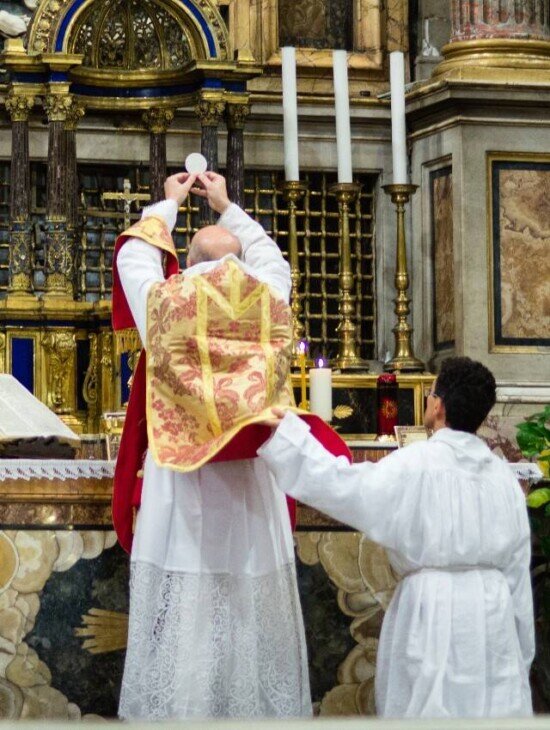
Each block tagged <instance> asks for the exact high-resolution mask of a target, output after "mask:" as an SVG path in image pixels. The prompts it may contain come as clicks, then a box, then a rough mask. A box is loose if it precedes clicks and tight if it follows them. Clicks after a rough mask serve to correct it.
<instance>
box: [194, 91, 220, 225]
mask: <svg viewBox="0 0 550 730" xmlns="http://www.w3.org/2000/svg"><path fill="white" fill-rule="evenodd" d="M224 111H225V101H224V99H223V96H216V97H214V98H203V99H201V100H200V101H199V103H198V104H197V105H196V107H195V113H196V115H197V116H198V118H199V119H200V123H201V152H202V154H203V155H204V156H205V157H206V160H207V162H208V169H209V170H212V171H213V172H217V171H218V127H219V124H220V121H221V119H222V117H223V114H224ZM199 211H200V213H199V218H200V222H201V224H202V225H206V224H209V223H214V221H215V218H216V216H215V213H214V212H213V211H212V210H210V208H209V207H208V204H207V203H206V201H204V200H202V199H201V201H200V203H199Z"/></svg>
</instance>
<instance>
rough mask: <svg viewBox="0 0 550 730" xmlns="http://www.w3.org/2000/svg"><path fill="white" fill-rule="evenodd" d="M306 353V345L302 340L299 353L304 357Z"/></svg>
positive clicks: (299, 344)
mask: <svg viewBox="0 0 550 730" xmlns="http://www.w3.org/2000/svg"><path fill="white" fill-rule="evenodd" d="M305 351H306V343H305V342H304V341H303V340H301V341H300V342H299V343H298V352H299V353H300V355H304V354H305Z"/></svg>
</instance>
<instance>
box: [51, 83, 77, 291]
mask: <svg viewBox="0 0 550 730" xmlns="http://www.w3.org/2000/svg"><path fill="white" fill-rule="evenodd" d="M72 104H73V100H72V98H71V97H70V95H69V94H65V93H63V94H56V93H50V94H48V95H47V96H46V98H45V107H46V113H47V115H48V174H47V191H46V193H47V194H46V255H45V274H46V295H47V296H55V297H63V298H71V299H72V297H73V271H74V258H73V251H72V247H71V245H70V242H69V239H68V235H67V219H68V205H67V202H68V196H67V189H68V178H69V172H68V169H67V134H66V130H65V122H66V119H67V116H68V114H69V113H70V110H71V107H72Z"/></svg>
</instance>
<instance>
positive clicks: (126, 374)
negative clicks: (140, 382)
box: [120, 352, 132, 406]
mask: <svg viewBox="0 0 550 730" xmlns="http://www.w3.org/2000/svg"><path fill="white" fill-rule="evenodd" d="M131 374H132V371H131V369H130V365H129V363H128V353H127V352H123V353H122V355H121V356H120V405H121V406H122V405H124V404H125V403H127V402H128V398H129V397H130V388H129V387H128V380H129V379H130V375H131Z"/></svg>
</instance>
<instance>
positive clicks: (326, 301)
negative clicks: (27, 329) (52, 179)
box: [0, 163, 376, 358]
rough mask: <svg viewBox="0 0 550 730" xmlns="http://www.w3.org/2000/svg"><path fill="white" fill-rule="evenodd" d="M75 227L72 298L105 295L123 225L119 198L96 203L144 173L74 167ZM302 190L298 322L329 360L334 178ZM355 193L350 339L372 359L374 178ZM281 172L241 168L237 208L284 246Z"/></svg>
mask: <svg viewBox="0 0 550 730" xmlns="http://www.w3.org/2000/svg"><path fill="white" fill-rule="evenodd" d="M45 178H46V165H45V163H33V165H32V175H31V179H32V186H33V190H32V217H33V221H34V222H35V271H34V281H35V289H36V290H37V291H38V292H40V291H42V289H43V286H44V275H43V250H42V236H41V235H40V231H39V222H40V221H43V219H44V216H45V189H46V187H45V183H46V179H45ZM79 179H80V202H81V211H80V212H81V218H80V220H81V228H80V230H79V232H78V239H79V242H80V244H79V249H78V251H77V256H76V272H75V282H76V291H77V297H78V298H79V299H82V300H87V301H95V300H98V299H104V298H108V297H109V296H110V293H111V266H112V253H113V247H114V242H115V239H116V236H117V234H118V233H120V232H121V231H122V230H124V227H125V218H126V214H125V212H124V206H123V203H122V202H121V201H114V200H104V199H103V193H107V192H114V191H122V190H123V185H124V180H125V179H128V180H130V184H131V189H132V192H147V189H148V171H147V170H146V169H145V168H142V167H141V166H130V165H101V166H99V165H91V164H80V165H79ZM304 179H305V180H306V181H307V183H308V191H307V193H306V195H305V198H304V199H303V201H301V203H300V205H299V208H300V209H299V211H298V248H299V260H300V271H301V272H302V282H301V291H302V294H303V322H304V325H305V333H306V339H307V340H308V342H309V343H310V347H311V350H310V351H311V353H312V355H313V356H317V355H321V354H322V355H324V356H328V357H329V358H333V357H334V356H335V355H336V354H337V351H338V333H337V331H336V328H337V325H338V321H339V319H338V302H339V283H338V266H339V253H338V208H337V203H336V199H335V197H334V195H332V194H331V192H330V186H331V184H332V183H334V182H336V178H335V175H334V174H332V173H325V172H310V173H305V175H304ZM356 179H357V181H358V182H361V184H362V191H361V195H360V197H359V199H358V200H357V202H356V204H355V208H354V210H352V212H351V215H350V231H351V248H352V264H353V270H354V274H355V283H356V316H355V322H356V324H357V342H358V344H359V346H360V354H361V356H362V357H364V358H372V357H373V356H374V345H375V326H374V323H375V321H376V304H375V301H376V299H375V281H374V272H375V246H374V239H375V227H374V210H375V201H374V195H375V192H374V191H375V184H376V177H375V176H374V175H369V174H363V175H357V178H356ZM282 183H283V175H282V172H279V171H277V172H269V171H260V170H256V171H249V172H248V173H247V174H246V178H245V208H246V211H247V212H248V213H249V214H250V215H252V217H254V218H255V219H256V220H258V221H259V222H260V223H261V224H262V225H263V227H264V228H265V229H266V231H267V232H268V233H269V235H271V236H272V237H273V238H274V239H275V240H276V241H277V243H278V244H279V246H280V248H281V250H282V251H283V254H284V255H285V256H286V255H287V251H288V211H287V207H286V202H285V200H284V197H283V195H282V193H281V188H282ZM191 203H192V204H186V205H184V206H183V207H182V208H181V209H180V212H179V215H178V221H177V225H176V229H175V233H174V239H175V243H176V248H177V251H178V254H179V258H180V262H181V264H182V265H184V263H185V255H186V251H187V247H188V245H189V241H190V239H191V237H192V235H193V233H194V232H195V231H196V230H197V228H198V225H199V211H198V206H197V205H196V204H194V201H191ZM8 208H9V163H2V164H1V166H0V292H3V291H5V290H6V288H7V283H8V271H7V268H8V222H9V209H8ZM129 217H130V221H134V220H137V219H139V217H140V212H139V207H138V206H137V205H135V204H132V206H131V211H130V216H129Z"/></svg>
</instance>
